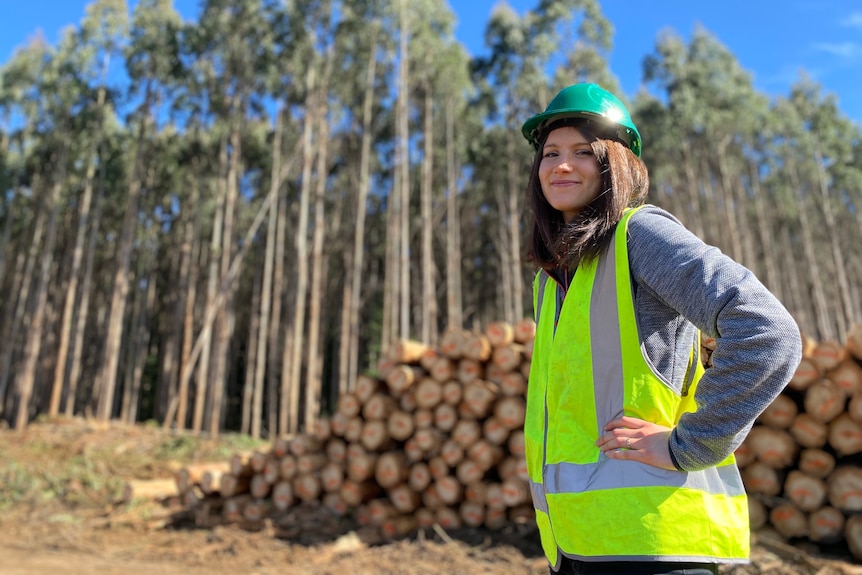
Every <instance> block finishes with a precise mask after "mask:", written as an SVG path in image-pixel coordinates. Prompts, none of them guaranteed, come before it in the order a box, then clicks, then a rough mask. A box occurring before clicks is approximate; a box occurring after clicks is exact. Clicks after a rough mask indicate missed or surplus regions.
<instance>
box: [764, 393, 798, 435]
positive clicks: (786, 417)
mask: <svg viewBox="0 0 862 575" xmlns="http://www.w3.org/2000/svg"><path fill="white" fill-rule="evenodd" d="M798 413H799V408H798V407H797V406H796V402H795V401H793V399H792V398H791V397H790V396H788V395H784V394H781V395H779V396H778V397H776V398H775V400H774V401H773V402H772V403H770V404H769V405H768V406H767V407H766V409H765V410H764V411H763V413H761V414H760V417H758V418H757V421H758V423H762V424H763V425H767V426H769V427H774V428H775V429H787V428H788V427H790V424H791V423H793V418H795V417H796V415H797V414H798Z"/></svg>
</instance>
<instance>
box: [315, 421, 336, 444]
mask: <svg viewBox="0 0 862 575" xmlns="http://www.w3.org/2000/svg"><path fill="white" fill-rule="evenodd" d="M314 436H315V437H316V438H317V439H319V440H320V441H321V442H326V441H328V440H329V438H331V437H332V425H331V424H330V422H329V418H327V417H320V418H318V420H317V421H315V422H314Z"/></svg>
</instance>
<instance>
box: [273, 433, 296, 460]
mask: <svg viewBox="0 0 862 575" xmlns="http://www.w3.org/2000/svg"><path fill="white" fill-rule="evenodd" d="M291 439H292V438H291V437H290V436H287V435H281V436H279V437H276V438H275V441H273V442H272V449H270V453H271V454H272V456H273V457H275V458H279V457H283V456H285V455H287V452H288V450H289V449H290V441H291Z"/></svg>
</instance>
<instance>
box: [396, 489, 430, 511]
mask: <svg viewBox="0 0 862 575" xmlns="http://www.w3.org/2000/svg"><path fill="white" fill-rule="evenodd" d="M423 489H424V488H423ZM388 493H389V501H391V502H392V506H393V507H394V508H395V509H396V510H398V512H399V513H412V512H414V511H415V510H416V509H418V508H419V506H420V505H421V504H422V498H421V497H420V495H419V493H420V491H417V490H416V489H414V488H413V487H411V486H409V485H405V484H403V483H402V484H400V485H396V486H394V487H392V488H391V489H389V491H388Z"/></svg>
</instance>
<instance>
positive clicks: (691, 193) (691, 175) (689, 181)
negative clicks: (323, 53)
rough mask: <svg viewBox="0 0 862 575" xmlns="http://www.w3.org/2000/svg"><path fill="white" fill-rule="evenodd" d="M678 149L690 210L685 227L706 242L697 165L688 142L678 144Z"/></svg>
mask: <svg viewBox="0 0 862 575" xmlns="http://www.w3.org/2000/svg"><path fill="white" fill-rule="evenodd" d="M680 149H681V152H682V169H683V173H684V174H685V183H684V188H682V189H684V190H685V191H686V192H687V193H686V195H687V196H688V202H689V205H690V206H691V209H690V210H689V211H688V212H687V213H688V214H689V218H687V220H686V222H685V225H686V227H687V228H689V229H690V230H691V231H692V232H694V234H695V235H696V236H697V237H699V238H701V239H702V240H706V239H707V236H706V228H705V227H704V225H703V220H704V208H703V201H702V199H701V195H700V184H699V182H698V178H699V174H698V171H697V163H696V160H695V159H694V158H693V157H692V150H691V148H690V146H689V145H688V142H680Z"/></svg>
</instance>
